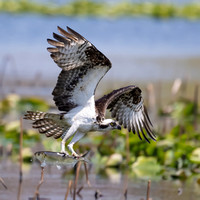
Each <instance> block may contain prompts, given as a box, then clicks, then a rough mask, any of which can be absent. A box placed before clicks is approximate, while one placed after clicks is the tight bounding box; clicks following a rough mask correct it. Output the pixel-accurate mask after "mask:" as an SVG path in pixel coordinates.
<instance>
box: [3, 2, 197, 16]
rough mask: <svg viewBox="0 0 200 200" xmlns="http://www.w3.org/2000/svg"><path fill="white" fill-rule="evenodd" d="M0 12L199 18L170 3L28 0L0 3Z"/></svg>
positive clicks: (193, 9)
mask: <svg viewBox="0 0 200 200" xmlns="http://www.w3.org/2000/svg"><path fill="white" fill-rule="evenodd" d="M0 11H1V12H9V13H38V14H45V15H63V16H97V17H122V16H131V17H134V16H148V17H155V18H170V17H183V18H190V19H199V18H200V4H199V3H190V4H184V5H175V4H170V3H150V2H143V3H134V2H130V1H121V2H118V3H114V4H111V3H108V2H107V1H103V2H99V1H92V0H83V1H82V0H75V1H70V2H69V3H67V4H64V5H57V4H56V3H53V2H51V1H50V2H49V3H48V4H42V3H39V2H35V1H28V0H1V1H0Z"/></svg>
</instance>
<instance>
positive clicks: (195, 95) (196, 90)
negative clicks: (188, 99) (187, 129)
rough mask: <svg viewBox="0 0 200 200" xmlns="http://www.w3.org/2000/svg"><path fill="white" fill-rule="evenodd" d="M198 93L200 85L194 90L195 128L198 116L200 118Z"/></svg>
mask: <svg viewBox="0 0 200 200" xmlns="http://www.w3.org/2000/svg"><path fill="white" fill-rule="evenodd" d="M198 95H199V85H198V84H197V85H196V86H195V90H194V106H195V108H194V128H195V130H197V124H198V123H197V118H198Z"/></svg>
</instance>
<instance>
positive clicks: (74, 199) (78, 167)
mask: <svg viewBox="0 0 200 200" xmlns="http://www.w3.org/2000/svg"><path fill="white" fill-rule="evenodd" d="M75 167H76V169H75V173H76V175H75V180H74V193H73V200H76V186H77V182H78V177H79V172H80V168H81V162H80V161H78V162H77V164H76V165H75Z"/></svg>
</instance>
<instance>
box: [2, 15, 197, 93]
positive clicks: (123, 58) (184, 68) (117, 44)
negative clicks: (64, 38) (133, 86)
mask: <svg viewBox="0 0 200 200" xmlns="http://www.w3.org/2000/svg"><path fill="white" fill-rule="evenodd" d="M0 22H1V23H0V30H1V31H0V45H1V48H0V61H1V62H0V73H1V74H4V75H5V76H4V82H9V83H7V85H9V84H11V85H16V80H18V82H20V81H21V82H24V81H27V82H32V83H33V84H35V85H37V84H39V83H40V84H39V85H40V87H41V86H42V85H45V84H46V85H48V84H49V83H50V82H51V83H53V85H55V81H56V79H57V75H58V74H59V72H60V69H59V68H58V67H57V66H56V65H55V63H54V62H53V61H52V60H51V58H50V57H49V53H48V52H47V50H46V48H47V47H48V46H49V45H48V44H47V42H46V39H47V38H52V32H57V29H56V27H57V26H58V25H59V26H61V27H63V28H65V27H66V25H67V26H69V27H71V28H73V29H74V30H76V31H77V32H79V33H81V34H82V35H83V36H84V37H86V38H87V39H88V40H89V41H90V42H92V43H93V44H94V45H95V46H96V47H97V48H98V49H99V50H100V51H102V52H103V53H104V54H105V55H106V56H107V57H108V58H109V59H110V60H111V62H112V63H113V68H112V69H111V70H110V71H109V72H108V74H107V75H106V77H105V78H104V80H105V82H106V81H110V80H112V81H115V82H116V81H118V82H120V81H122V82H123V81H126V82H134V83H135V82H136V83H137V82H144V81H160V80H162V81H166V82H167V81H173V80H174V79H175V78H177V77H178V78H189V79H190V80H191V81H198V80H199V74H200V67H199V61H200V58H199V55H200V37H199V34H200V21H190V20H185V19H166V20H159V19H153V18H120V19H104V18H75V17H74V18H73V17H61V16H60V17H52V16H51V17H50V16H41V15H9V14H1V15H0ZM5 66H7V67H6V69H5ZM13 82H14V83H13ZM21 82H20V83H21ZM36 82H37V83H36ZM4 85H6V84H4ZM21 85H22V83H21ZM24 89H26V88H24Z"/></svg>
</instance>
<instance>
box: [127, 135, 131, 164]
mask: <svg viewBox="0 0 200 200" xmlns="http://www.w3.org/2000/svg"><path fill="white" fill-rule="evenodd" d="M129 161H130V146H129V133H126V162H127V164H128V163H129Z"/></svg>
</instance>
